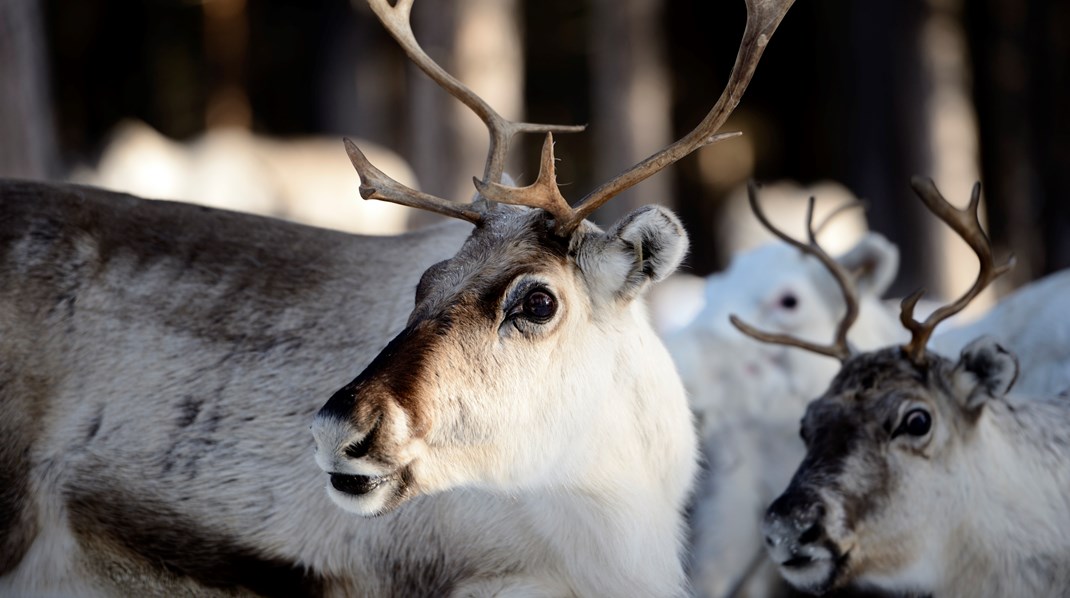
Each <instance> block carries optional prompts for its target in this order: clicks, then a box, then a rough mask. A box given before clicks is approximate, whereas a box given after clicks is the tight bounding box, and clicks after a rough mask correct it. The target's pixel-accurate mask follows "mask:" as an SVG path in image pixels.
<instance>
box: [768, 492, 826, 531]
mask: <svg viewBox="0 0 1070 598" xmlns="http://www.w3.org/2000/svg"><path fill="white" fill-rule="evenodd" d="M803 513H805V514H807V515H808V516H809V517H810V518H811V519H810V523H812V522H813V521H814V520H817V519H820V518H822V517H824V516H825V506H824V505H823V504H821V499H820V498H819V497H818V496H817V494H815V493H813V492H810V491H809V490H806V489H804V488H788V489H787V490H786V491H785V492H784V494H781V495H780V496H779V497H777V499H776V500H774V501H773V504H771V505H769V509H767V510H766V512H765V516H766V517H797V516H798V515H799V514H803ZM808 525H809V524H808Z"/></svg>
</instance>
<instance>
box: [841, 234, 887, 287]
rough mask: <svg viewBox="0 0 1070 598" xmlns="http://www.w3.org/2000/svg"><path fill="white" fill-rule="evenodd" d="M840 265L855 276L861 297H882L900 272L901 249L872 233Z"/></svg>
mask: <svg viewBox="0 0 1070 598" xmlns="http://www.w3.org/2000/svg"><path fill="white" fill-rule="evenodd" d="M836 261H837V262H839V263H840V264H841V265H842V266H843V267H844V268H846V269H847V271H848V272H850V273H851V274H852V275H853V276H854V279H855V285H856V286H857V288H858V292H859V294H863V295H866V294H868V295H873V296H876V297H880V296H881V295H883V294H884V292H885V291H887V290H888V287H889V286H891V284H892V281H893V280H895V275H896V274H897V273H898V272H899V249H898V248H896V246H895V245H893V244H892V243H891V242H890V241H889V240H888V239H886V238H885V237H884V235H881V234H879V233H874V232H869V233H866V235H865V236H864V237H862V239H861V240H860V241H858V244H857V245H855V246H854V247H852V248H851V249H850V250H849V251H848V252H847V253H845V254H843V255H841V256H839V257H837V258H836Z"/></svg>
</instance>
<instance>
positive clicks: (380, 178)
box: [346, 0, 585, 223]
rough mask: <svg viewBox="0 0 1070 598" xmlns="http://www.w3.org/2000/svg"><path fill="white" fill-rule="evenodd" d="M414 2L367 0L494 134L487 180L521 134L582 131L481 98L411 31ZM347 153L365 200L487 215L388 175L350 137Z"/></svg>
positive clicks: (417, 60)
mask: <svg viewBox="0 0 1070 598" xmlns="http://www.w3.org/2000/svg"><path fill="white" fill-rule="evenodd" d="M413 1H414V0H398V1H397V3H396V4H394V5H393V6H391V5H390V3H389V2H388V1H387V0H368V5H369V6H371V9H372V11H373V12H374V13H375V14H376V16H378V17H379V20H380V21H381V22H382V23H383V26H385V27H386V29H387V31H389V32H390V35H391V36H393V38H394V39H395V40H396V41H397V42H398V44H399V45H400V46H401V47H402V49H403V50H405V54H406V55H407V56H408V57H409V59H410V60H412V62H413V63H414V64H415V65H416V66H418V67H420V70H422V71H423V72H424V73H426V74H427V76H428V77H430V78H431V79H432V80H433V81H434V82H435V83H437V84H438V85H439V86H441V87H442V88H443V89H445V90H446V91H447V92H448V93H449V94H450V95H452V96H453V97H455V98H457V99H458V100H460V101H461V102H462V103H464V105H465V106H468V108H470V109H471V110H472V112H474V113H475V114H476V116H478V117H479V118H480V120H482V121H483V123H484V124H485V125H486V127H487V130H488V132H489V134H490V149H489V150H488V152H487V163H486V166H485V167H484V170H483V182H484V183H499V182H501V180H502V173H503V172H504V170H505V159H506V156H507V155H508V153H509V142H510V141H511V140H512V138H513V136H515V135H516V134H517V133H547V132H558V133H573V132H578V131H582V130H584V128H585V127H584V126H582V125H580V126H566V125H543V124H535V123H526V122H517V121H511V120H508V119H506V118H504V117H502V116H501V115H500V114H498V113H497V112H495V111H494V109H493V108H491V107H490V105H489V104H487V102H486V101H484V100H483V98H481V97H479V96H478V95H476V94H475V92H473V91H472V90H471V89H469V88H468V87H467V86H466V85H464V84H463V83H461V82H460V81H458V80H457V79H456V78H454V77H453V76H452V75H450V74H449V73H447V72H446V71H445V70H444V69H443V68H442V67H441V66H439V65H438V64H437V63H436V62H435V61H434V60H431V57H430V56H428V55H427V53H426V52H424V50H423V48H421V47H420V44H419V43H418V42H417V41H416V36H415V34H413V31H412V24H411V21H410V14H411V12H412V4H413ZM346 152H348V153H349V158H350V161H352V162H353V167H354V168H356V169H357V173H358V174H359V175H360V178H361V180H362V181H363V184H362V185H361V191H360V194H361V197H363V198H364V199H381V200H383V201H389V202H393V203H397V204H401V205H404V206H409V207H413V208H419V209H421V210H428V211H432V212H436V213H439V214H442V215H445V216H450V217H453V218H461V219H463V220H468V221H469V222H473V223H478V222H480V221H481V220H482V218H483V211H484V207H483V206H480V205H478V204H477V203H476V202H472V203H469V204H460V203H457V202H452V201H449V200H446V199H442V198H440V197H435V196H433V195H428V194H427V193H423V192H420V191H416V190H415V189H411V188H409V187H407V186H405V185H402V184H401V183H399V182H397V181H395V180H394V179H392V178H390V177H388V176H386V175H385V174H384V173H383V172H382V171H380V170H379V169H377V168H375V167H374V166H373V165H372V164H371V163H370V162H368V160H367V158H365V157H364V154H362V153H361V152H360V150H359V149H357V147H356V145H355V144H354V143H353V142H352V141H349V140H346Z"/></svg>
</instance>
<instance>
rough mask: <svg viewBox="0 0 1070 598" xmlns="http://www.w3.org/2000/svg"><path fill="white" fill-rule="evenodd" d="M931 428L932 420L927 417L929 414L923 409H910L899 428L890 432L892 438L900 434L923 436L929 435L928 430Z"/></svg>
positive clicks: (929, 416)
mask: <svg viewBox="0 0 1070 598" xmlns="http://www.w3.org/2000/svg"><path fill="white" fill-rule="evenodd" d="M932 427H933V418H932V416H931V415H929V412H928V411H926V410H924V409H911V410H910V411H908V412H907V415H906V417H904V418H903V421H902V422H901V423H900V424H899V427H898V428H896V429H895V432H892V438H895V437H896V436H899V435H900V434H910V435H911V436H925V435H926V434H928V433H929V429H930V428H932Z"/></svg>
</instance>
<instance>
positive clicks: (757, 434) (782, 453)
mask: <svg viewBox="0 0 1070 598" xmlns="http://www.w3.org/2000/svg"><path fill="white" fill-rule="evenodd" d="M836 261H837V262H838V263H839V264H840V266H842V267H843V269H844V271H845V272H846V273H847V275H848V276H850V278H851V279H852V281H853V283H854V286H855V290H856V293H857V300H858V319H857V321H856V323H855V324H854V325H853V326H852V327H851V329H850V334H849V339H850V341H851V344H852V346H853V347H855V348H856V349H860V350H870V349H876V348H879V347H883V346H886V345H888V344H891V343H896V342H905V341H906V340H907V336H908V335H906V333H905V331H904V330H903V329H902V327H901V325H900V324H899V315H898V310H893V309H892V308H891V307H890V306H889V305H888V304H887V302H886V301H883V300H882V299H881V296H882V295H883V294H884V292H885V290H886V289H887V287H888V285H889V284H890V283H891V282H892V279H893V278H894V277H895V274H896V270H897V267H898V251H897V250H896V249H895V247H894V246H893V245H891V244H890V243H888V242H887V241H886V240H885V239H884V237H882V236H880V235H878V234H876V233H868V234H867V235H866V236H864V237H863V238H862V239H861V240H860V241H859V242H858V244H857V245H856V246H855V247H854V248H852V249H851V250H849V251H848V252H846V253H845V254H844V255H842V256H839V257H838V258H836ZM706 296H707V301H706V305H705V307H704V308H703V310H702V312H700V314H699V316H698V317H696V318H695V320H694V321H693V322H692V323H691V324H690V325H689V326H688V327H686V328H684V329H683V330H681V331H679V332H677V333H675V334H673V335H670V336H669V337H667V339H666V344H667V346H668V347H669V350H670V352H671V353H672V354H673V358H674V360H675V361H676V362H677V366H678V368H679V370H680V373H681V377H682V378H683V380H684V385H685V387H686V388H687V390H688V394H689V400H690V402H691V405H692V409H693V410H694V411H695V413H696V416H697V418H698V419H699V421H700V422H702V424H703V425H702V427H700V443H701V447H702V452H703V455H704V458H705V460H706V462H707V467H706V468H705V470H704V472H703V474H702V475H700V477H699V480H698V486H697V488H696V492H695V498H694V501H693V507H692V515H691V530H692V555H691V556H692V564H691V568H692V579H693V583H694V585H695V590H696V592H697V593H700V594H702V595H706V596H723V595H726V594H727V593H729V592H730V591H732V589H733V588H736V589H738V590H739V591H740V592H741V593H742V594H743V595H749V596H767V595H770V594H771V593H773V592H774V588H776V587H777V586H778V585H780V583H781V582H780V581H779V575H778V574H777V573H776V570H775V565H774V563H772V562H771V561H770V560H768V559H767V558H765V551H764V549H763V547H762V545H761V536H760V529H761V522H762V517H763V513H764V509H765V507H766V506H767V505H768V504H769V503H770V502H771V501H772V500H773V499H774V498H775V497H776V496H777V495H778V494H779V493H780V491H781V490H782V489H783V488H784V487H785V486H786V485H787V483H788V481H789V480H790V479H791V475H792V472H794V470H795V468H796V467H797V466H798V464H799V463H800V462H801V461H802V458H803V456H804V454H805V446H804V445H803V443H802V441H801V440H800V439H799V435H798V421H799V419H800V418H801V417H802V415H803V413H804V411H805V408H806V405H807V403H808V402H809V401H810V400H811V399H813V398H814V397H816V396H819V395H820V394H821V393H822V392H823V391H824V389H825V388H827V385H828V383H829V382H830V381H831V379H832V377H833V376H834V375H835V373H836V371H837V370H838V362H837V361H836V360H835V359H832V358H829V357H828V356H824V355H819V354H815V353H811V352H806V351H802V350H800V349H798V348H794V347H786V346H782V345H770V344H766V343H761V342H758V341H755V340H754V339H751V338H747V337H745V336H743V335H741V334H740V333H739V332H738V331H737V330H736V329H735V328H734V327H732V326H731V325H730V322H729V315H730V314H739V315H740V316H741V318H742V319H743V320H745V321H747V322H752V323H755V324H756V325H759V326H760V327H761V328H762V329H765V330H772V331H776V332H781V333H790V334H792V335H794V336H797V337H800V338H804V339H807V340H810V341H814V342H816V341H819V340H820V339H823V338H828V337H830V336H831V335H832V334H833V333H834V330H835V328H836V326H837V323H838V322H839V320H840V319H841V318H842V316H843V314H844V311H845V305H844V302H843V298H842V296H841V294H840V291H839V290H838V288H837V284H836V280H835V278H834V277H833V276H832V275H831V274H830V273H829V272H828V270H827V269H826V268H825V267H824V266H823V265H822V264H821V262H820V261H819V260H818V259H817V258H815V257H813V256H811V255H809V254H807V253H805V252H800V251H799V250H798V249H797V248H795V247H792V246H790V245H787V244H770V245H765V246H762V247H759V248H757V249H753V250H751V251H748V252H744V253H741V254H739V255H737V256H735V257H734V258H733V261H732V263H731V264H730V265H729V267H728V269H726V270H725V271H724V272H722V273H719V274H716V275H713V276H710V277H709V278H708V279H707V282H706ZM1067 296H1070V272H1063V273H1059V274H1056V275H1052V276H1050V277H1048V278H1046V279H1043V280H1041V281H1037V282H1034V283H1032V284H1030V285H1027V286H1026V287H1024V288H1022V289H1020V290H1019V291H1017V292H1015V293H1013V294H1012V295H1010V296H1008V297H1007V298H1005V299H1004V300H1003V301H1002V302H1000V304H999V305H997V306H996V307H995V308H994V309H993V310H991V311H990V312H989V313H988V314H986V315H985V316H984V317H982V318H981V319H980V320H978V321H975V322H971V323H969V324H967V325H962V326H959V327H957V328H954V329H952V330H950V331H947V332H945V333H943V334H940V335H938V336H937V337H936V338H935V339H934V340H933V342H932V343H931V344H932V346H933V347H935V348H937V349H938V350H940V351H946V352H948V353H954V352H958V351H959V350H961V349H962V348H963V347H964V346H965V345H966V344H968V343H969V341H971V340H973V339H974V338H976V337H978V336H981V335H985V334H987V335H993V336H995V337H998V338H999V340H1000V343H1001V344H1002V345H1003V346H1006V347H1010V348H1012V349H1013V350H1014V351H1016V352H1018V353H1019V354H1021V355H1023V356H1025V358H1026V360H1027V366H1026V367H1025V368H1024V369H1023V375H1022V379H1021V381H1020V382H1019V385H1020V388H1024V389H1026V390H1027V391H1028V392H1030V393H1050V392H1052V391H1058V390H1061V389H1065V388H1070V366H1067V364H1068V363H1070V319H1068V318H1067V317H1066V316H1065V314H1064V313H1062V312H1063V311H1065V310H1064V308H1063V304H1064V299H1063V298H1065V297H1067ZM1034 316H1035V317H1034Z"/></svg>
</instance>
